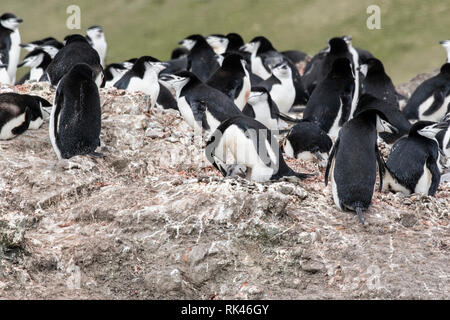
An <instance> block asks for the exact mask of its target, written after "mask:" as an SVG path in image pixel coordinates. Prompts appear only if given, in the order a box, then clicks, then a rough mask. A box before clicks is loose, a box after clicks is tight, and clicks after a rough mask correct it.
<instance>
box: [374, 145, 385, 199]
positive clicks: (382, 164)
mask: <svg viewBox="0 0 450 320" xmlns="http://www.w3.org/2000/svg"><path fill="white" fill-rule="evenodd" d="M375 155H376V157H377V164H378V173H379V176H380V188H379V192H381V190H382V189H383V176H384V173H385V170H386V163H385V162H384V159H383V157H382V156H381V154H380V150H379V149H378V145H377V144H375Z"/></svg>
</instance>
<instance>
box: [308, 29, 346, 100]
mask: <svg viewBox="0 0 450 320" xmlns="http://www.w3.org/2000/svg"><path fill="white" fill-rule="evenodd" d="M347 42H348V40H347V41H346V40H344V39H343V38H342V37H335V38H331V39H330V40H329V41H328V48H326V49H323V50H321V51H320V52H319V53H317V54H316V55H315V56H314V57H313V58H312V59H311V61H310V62H309V63H308V64H307V66H306V68H305V73H304V74H303V76H302V80H303V84H304V86H305V88H306V90H307V91H308V93H309V94H312V92H313V91H314V89H315V87H316V86H317V85H318V84H320V83H321V82H322V81H323V80H324V79H325V78H326V77H327V75H328V73H329V72H330V70H331V69H332V66H333V63H334V61H335V60H337V59H339V58H347V59H348V60H349V61H350V62H351V68H352V71H353V69H354V65H353V60H354V52H353V54H352V52H350V50H349V45H348V43H347Z"/></svg>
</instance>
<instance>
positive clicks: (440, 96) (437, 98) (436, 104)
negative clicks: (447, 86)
mask: <svg viewBox="0 0 450 320" xmlns="http://www.w3.org/2000/svg"><path fill="white" fill-rule="evenodd" d="M433 98H434V101H433V104H432V105H431V106H430V107H429V108H428V109H427V110H426V111H425V112H424V113H423V115H424V116H429V115H431V114H433V113H435V112H436V111H437V110H439V108H440V107H441V106H442V104H443V103H444V99H445V95H444V89H443V88H439V89H437V90H436V91H434V93H433Z"/></svg>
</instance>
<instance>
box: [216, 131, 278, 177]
mask: <svg viewBox="0 0 450 320" xmlns="http://www.w3.org/2000/svg"><path fill="white" fill-rule="evenodd" d="M223 139H224V141H225V142H224V143H225V146H226V148H227V149H228V150H230V152H231V153H232V155H233V158H234V159H235V162H236V163H237V164H240V165H245V166H246V167H248V168H250V170H247V173H248V174H249V176H248V178H249V179H251V180H253V181H266V180H269V179H270V177H272V175H273V169H272V168H270V167H268V166H267V165H266V164H265V163H264V162H263V160H262V159H261V158H260V156H259V155H258V153H257V151H256V149H255V145H254V143H253V141H252V140H251V139H249V138H248V137H247V136H246V135H245V134H244V132H243V131H242V130H241V129H240V128H239V127H237V126H236V125H231V126H229V127H228V128H227V129H226V130H225V133H224V136H223ZM266 147H267V148H268V152H269V157H270V158H271V159H273V158H274V154H273V152H272V149H269V147H270V145H268V142H267V140H266ZM265 160H267V159H265ZM272 161H273V160H272Z"/></svg>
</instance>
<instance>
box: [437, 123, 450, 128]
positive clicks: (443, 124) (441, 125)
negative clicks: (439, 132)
mask: <svg viewBox="0 0 450 320" xmlns="http://www.w3.org/2000/svg"><path fill="white" fill-rule="evenodd" d="M448 126H449V123H448V122H439V123H437V124H436V125H435V126H434V127H435V128H436V129H447V128H448Z"/></svg>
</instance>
